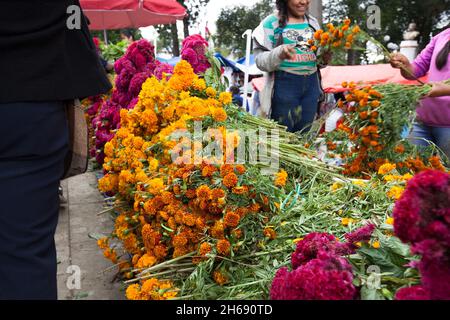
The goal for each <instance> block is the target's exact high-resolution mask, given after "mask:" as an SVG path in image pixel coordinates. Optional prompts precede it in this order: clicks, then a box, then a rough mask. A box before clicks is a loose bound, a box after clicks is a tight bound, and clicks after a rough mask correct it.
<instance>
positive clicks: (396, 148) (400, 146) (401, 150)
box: [394, 144, 405, 153]
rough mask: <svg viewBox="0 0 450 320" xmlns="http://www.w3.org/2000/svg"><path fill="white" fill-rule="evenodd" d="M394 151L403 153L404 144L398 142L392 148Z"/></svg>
mask: <svg viewBox="0 0 450 320" xmlns="http://www.w3.org/2000/svg"><path fill="white" fill-rule="evenodd" d="M394 151H395V152H397V153H403V152H405V146H404V145H403V144H399V145H398V146H396V147H395V148H394Z"/></svg>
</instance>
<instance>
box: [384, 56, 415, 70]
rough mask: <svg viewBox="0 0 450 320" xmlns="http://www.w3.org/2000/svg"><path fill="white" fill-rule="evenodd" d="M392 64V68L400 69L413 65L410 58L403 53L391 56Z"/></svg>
mask: <svg viewBox="0 0 450 320" xmlns="http://www.w3.org/2000/svg"><path fill="white" fill-rule="evenodd" d="M389 62H390V63H391V66H392V68H395V69H400V68H402V67H408V66H409V65H410V64H411V63H410V62H409V60H408V58H407V57H406V56H404V55H403V54H401V53H393V54H391V60H390V61H389Z"/></svg>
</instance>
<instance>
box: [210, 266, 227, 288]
mask: <svg viewBox="0 0 450 320" xmlns="http://www.w3.org/2000/svg"><path fill="white" fill-rule="evenodd" d="M213 279H214V281H215V282H216V283H217V284H218V285H221V286H223V285H224V284H226V283H227V282H228V278H227V277H226V276H225V275H224V274H223V273H222V272H220V271H217V270H216V271H214V274H213Z"/></svg>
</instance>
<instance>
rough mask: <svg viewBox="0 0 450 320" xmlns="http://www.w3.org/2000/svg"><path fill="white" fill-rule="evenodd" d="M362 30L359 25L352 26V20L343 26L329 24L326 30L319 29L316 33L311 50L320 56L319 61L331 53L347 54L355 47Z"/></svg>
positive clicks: (311, 41)
mask: <svg viewBox="0 0 450 320" xmlns="http://www.w3.org/2000/svg"><path fill="white" fill-rule="evenodd" d="M360 31H361V29H360V27H359V26H357V25H351V20H350V19H345V20H344V21H343V22H342V23H341V24H338V25H336V26H335V25H334V24H333V23H331V22H330V23H328V24H327V25H326V28H325V29H319V30H317V31H316V32H315V33H314V39H312V40H309V45H311V46H312V47H311V49H312V50H313V51H315V52H317V54H318V61H319V62H321V60H322V58H323V57H324V56H326V55H329V54H330V53H333V54H336V53H340V52H345V51H347V50H349V49H352V48H353V47H354V42H355V41H356V40H357V37H358V35H359V33H360Z"/></svg>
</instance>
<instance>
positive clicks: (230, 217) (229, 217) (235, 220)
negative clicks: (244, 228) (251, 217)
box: [223, 211, 241, 228]
mask: <svg viewBox="0 0 450 320" xmlns="http://www.w3.org/2000/svg"><path fill="white" fill-rule="evenodd" d="M240 219H241V217H240V215H239V214H237V213H235V212H233V211H229V212H227V213H226V214H225V217H224V219H223V223H224V225H225V226H226V227H231V228H236V227H237V226H238V225H239V221H240Z"/></svg>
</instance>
